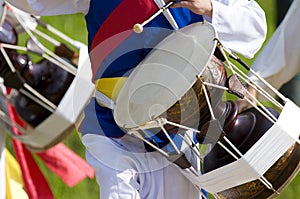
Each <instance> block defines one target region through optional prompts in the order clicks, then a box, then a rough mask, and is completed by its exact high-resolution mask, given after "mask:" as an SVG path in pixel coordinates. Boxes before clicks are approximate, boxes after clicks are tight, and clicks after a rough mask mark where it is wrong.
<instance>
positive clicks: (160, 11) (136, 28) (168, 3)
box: [133, 0, 178, 33]
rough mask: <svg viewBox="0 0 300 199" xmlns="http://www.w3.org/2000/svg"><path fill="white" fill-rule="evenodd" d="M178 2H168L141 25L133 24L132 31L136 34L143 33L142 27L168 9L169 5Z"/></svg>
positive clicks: (172, 0)
mask: <svg viewBox="0 0 300 199" xmlns="http://www.w3.org/2000/svg"><path fill="white" fill-rule="evenodd" d="M177 1H178V0H170V1H168V2H167V3H166V4H165V5H164V6H163V7H161V8H160V9H159V10H158V11H157V12H156V13H154V14H153V15H152V16H151V17H149V18H148V19H147V20H146V21H144V22H143V23H141V24H139V23H137V24H135V25H134V26H133V31H134V32H136V33H141V32H143V27H144V26H145V25H146V24H147V23H149V22H150V21H152V20H153V19H154V18H155V17H157V16H158V15H159V14H160V13H162V12H164V11H165V10H166V9H168V8H169V7H170V6H171V5H173V4H174V3H175V2H177Z"/></svg>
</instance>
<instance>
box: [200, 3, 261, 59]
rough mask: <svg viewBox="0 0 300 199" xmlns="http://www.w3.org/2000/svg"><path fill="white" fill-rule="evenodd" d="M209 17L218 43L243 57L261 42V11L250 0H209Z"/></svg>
mask: <svg viewBox="0 0 300 199" xmlns="http://www.w3.org/2000/svg"><path fill="white" fill-rule="evenodd" d="M212 5H213V15H212V18H210V17H207V16H204V18H205V19H206V20H207V21H209V22H211V23H212V24H213V25H214V26H215V27H216V29H217V31H218V36H219V39H220V41H221V42H222V44H223V45H224V46H225V47H227V48H229V49H231V50H233V51H235V52H237V53H240V54H242V55H244V56H245V57H247V58H252V57H253V56H254V55H255V53H256V52H257V51H258V50H259V49H260V47H261V46H262V44H263V42H264V40H265V38H266V32H267V24H266V18H265V12H264V11H263V9H262V8H261V7H260V6H259V5H258V4H257V2H255V1H254V0H250V1H249V0H212Z"/></svg>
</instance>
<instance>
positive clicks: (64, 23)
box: [7, 0, 300, 199]
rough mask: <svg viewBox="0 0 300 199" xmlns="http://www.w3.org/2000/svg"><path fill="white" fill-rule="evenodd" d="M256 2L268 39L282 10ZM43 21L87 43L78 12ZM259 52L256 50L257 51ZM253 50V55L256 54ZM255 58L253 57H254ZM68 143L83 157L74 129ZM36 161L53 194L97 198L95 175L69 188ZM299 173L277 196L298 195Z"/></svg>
mask: <svg viewBox="0 0 300 199" xmlns="http://www.w3.org/2000/svg"><path fill="white" fill-rule="evenodd" d="M280 1H281V2H283V3H284V4H285V3H288V0H280ZM257 2H258V3H259V4H260V5H261V6H262V8H263V9H264V10H265V13H266V17H267V23H268V34H267V40H266V41H265V43H266V42H267V41H268V39H269V38H270V36H271V35H272V33H273V32H274V30H275V29H276V26H277V25H278V19H277V17H278V15H282V13H280V12H278V11H277V4H276V1H275V0H269V1H266V0H257ZM279 8H280V10H281V11H284V7H282V6H281V5H280V6H279ZM42 19H43V20H44V21H45V22H46V23H48V24H51V25H52V26H54V27H55V28H57V29H59V30H61V31H62V32H64V33H65V34H67V35H68V36H70V37H71V38H73V39H77V40H79V41H82V42H84V43H87V31H86V28H85V22H84V16H83V15H81V14H75V15H62V16H55V17H43V18H42ZM258 54H259V53H258ZM258 54H257V55H258ZM254 59H255V58H254ZM254 59H251V60H247V59H245V58H243V60H244V61H245V62H247V63H248V64H249V65H251V63H252V62H253V60H254ZM63 142H64V143H65V144H66V145H67V146H68V147H70V148H71V149H72V150H73V151H75V152H76V153H77V154H79V155H80V156H81V157H83V158H84V153H85V151H84V147H83V145H82V144H81V141H80V137H79V134H78V133H77V132H74V133H72V134H70V135H69V136H68V137H67V138H65V139H64V141H63ZM10 146H11V143H10V140H9V139H7V147H8V148H11V147H10ZM37 162H38V164H39V166H40V168H41V169H42V171H43V173H44V175H45V177H46V178H47V181H48V182H49V185H50V187H51V189H52V191H53V194H54V196H55V198H58V199H71V198H72V199H79V198H89V199H94V198H99V187H98V185H97V183H96V181H95V179H92V180H91V179H85V180H83V181H82V182H80V183H79V184H77V185H76V186H75V187H73V188H69V187H68V186H67V185H66V184H64V183H63V182H62V180H61V179H60V178H59V177H57V176H56V175H55V174H54V173H53V172H51V171H50V170H49V169H48V168H47V167H46V166H45V165H44V164H43V162H41V161H39V159H37ZM299 185H300V176H299V175H298V177H296V178H295V179H294V180H293V182H292V183H291V184H290V185H289V186H288V187H287V188H286V189H285V190H284V191H283V192H282V193H281V194H280V196H279V197H278V198H279V199H296V198H299V196H300V186H299Z"/></svg>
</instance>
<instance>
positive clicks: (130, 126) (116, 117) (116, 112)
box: [113, 21, 218, 129]
mask: <svg viewBox="0 0 300 199" xmlns="http://www.w3.org/2000/svg"><path fill="white" fill-rule="evenodd" d="M199 25H200V26H202V27H204V26H205V27H206V28H209V29H210V31H212V33H213V36H214V39H213V47H212V51H211V52H210V54H209V57H208V59H207V61H206V64H205V65H204V66H203V68H202V69H201V72H199V74H197V75H195V78H194V80H193V83H192V84H191V85H190V86H189V87H187V88H186V90H185V92H184V93H182V94H181V97H182V96H183V95H184V94H185V93H186V92H187V91H188V90H189V89H191V88H192V86H193V85H194V84H195V82H196V81H197V80H198V78H197V76H200V75H201V74H202V73H203V71H204V70H205V68H207V65H208V63H209V61H210V60H211V58H212V56H213V54H214V51H215V49H216V48H217V43H218V40H217V38H218V35H217V31H216V29H215V27H214V26H213V25H212V24H211V23H209V22H206V21H204V22H198V23H194V24H191V25H188V26H186V27H184V28H182V29H179V30H176V31H174V32H173V33H171V34H170V35H169V36H167V37H166V38H165V39H163V40H162V41H161V42H160V43H159V44H158V45H157V46H159V45H160V44H161V43H162V42H164V41H166V40H168V39H169V38H170V37H172V36H174V35H175V34H177V33H178V32H179V33H184V32H185V31H188V30H189V29H193V28H195V27H196V28H197V27H199ZM146 61H147V58H146V59H145V60H143V61H142V62H141V63H140V64H139V65H138V66H137V67H135V68H134V70H133V72H132V73H131V75H130V76H129V77H128V80H129V79H130V78H132V76H133V75H132V74H135V72H136V70H137V69H138V67H139V66H141V65H144V64H145V62H146ZM146 64H147V63H146ZM128 80H127V81H126V82H125V84H124V85H123V87H122V89H121V90H120V93H119V95H118V97H117V99H116V106H115V109H114V110H113V113H114V114H113V115H114V120H115V122H116V123H117V125H118V126H120V127H121V128H124V129H133V128H138V127H139V126H143V125H145V124H147V123H148V122H150V121H152V120H153V119H154V118H157V117H159V116H160V115H161V114H163V113H164V112H165V111H166V110H168V109H169V108H170V107H171V106H173V105H174V103H176V101H175V102H174V103H170V104H169V105H168V107H167V109H166V110H164V111H162V112H161V113H160V114H159V115H157V116H156V117H154V118H152V119H150V120H148V121H144V122H140V123H138V124H137V122H134V124H133V123H132V122H131V123H130V124H128V123H127V124H125V122H122V119H120V118H121V117H120V115H119V110H122V109H124V107H123V106H121V105H120V106H119V102H120V101H123V100H124V99H122V97H123V95H122V93H123V92H126V91H125V90H126V88H127V87H130V84H129V83H128V82H129V81H128ZM179 99H180V98H179ZM177 101H178V100H177ZM128 116H130V114H129V115H128ZM123 118H126V117H123ZM127 121H129V120H128V119H127Z"/></svg>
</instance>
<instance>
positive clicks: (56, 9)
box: [7, 0, 90, 16]
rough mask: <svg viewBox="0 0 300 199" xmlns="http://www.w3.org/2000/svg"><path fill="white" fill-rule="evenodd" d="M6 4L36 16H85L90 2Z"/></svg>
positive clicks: (50, 0) (15, 0)
mask: <svg viewBox="0 0 300 199" xmlns="http://www.w3.org/2000/svg"><path fill="white" fill-rule="evenodd" d="M7 2H8V3H10V4H11V5H13V6H15V7H17V8H19V9H21V10H23V11H25V12H29V13H31V14H33V15H37V16H51V15H62V14H74V13H84V14H86V13H87V12H88V10H89V4H90V0H63V1H62V0H7Z"/></svg>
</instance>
